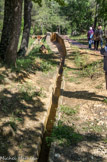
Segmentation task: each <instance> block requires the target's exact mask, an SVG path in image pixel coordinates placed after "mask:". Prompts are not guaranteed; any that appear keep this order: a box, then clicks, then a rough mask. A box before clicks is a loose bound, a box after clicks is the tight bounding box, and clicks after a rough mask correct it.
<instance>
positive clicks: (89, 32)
mask: <svg viewBox="0 0 107 162" xmlns="http://www.w3.org/2000/svg"><path fill="white" fill-rule="evenodd" d="M93 34H94V32H93V29H92V27H90V28H89V31H88V33H87V38H88V44H89V49H91V45H92V38H93Z"/></svg>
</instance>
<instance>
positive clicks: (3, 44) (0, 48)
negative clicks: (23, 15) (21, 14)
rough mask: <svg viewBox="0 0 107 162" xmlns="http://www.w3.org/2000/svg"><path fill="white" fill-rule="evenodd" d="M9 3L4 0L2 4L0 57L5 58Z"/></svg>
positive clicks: (8, 37)
mask: <svg viewBox="0 0 107 162" xmlns="http://www.w3.org/2000/svg"><path fill="white" fill-rule="evenodd" d="M10 8H11V3H10V1H8V0H5V4H4V21H3V29H2V36H1V42H0V57H1V58H2V59H4V58H5V51H6V49H7V47H8V45H9V41H10V36H11V32H10V31H11V28H12V25H11V21H12V17H11V15H12V10H11V9H10Z"/></svg>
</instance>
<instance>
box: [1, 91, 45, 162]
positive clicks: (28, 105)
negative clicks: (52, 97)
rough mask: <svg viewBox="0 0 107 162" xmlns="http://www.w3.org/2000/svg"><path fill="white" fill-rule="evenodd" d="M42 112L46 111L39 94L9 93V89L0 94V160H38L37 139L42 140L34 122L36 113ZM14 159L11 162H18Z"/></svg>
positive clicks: (36, 120) (36, 119)
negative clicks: (24, 158) (31, 158)
mask: <svg viewBox="0 0 107 162" xmlns="http://www.w3.org/2000/svg"><path fill="white" fill-rule="evenodd" d="M35 97H36V99H35ZM41 112H45V108H44V104H43V103H42V102H41V99H40V98H39V93H38V92H34V93H33V94H32V95H31V94H29V93H28V92H19V93H18V92H17V93H15V92H14V93H12V92H11V91H9V90H8V89H4V90H3V91H1V92H0V119H1V121H0V156H1V157H3V156H5V157H9V156H10V157H13V158H16V159H17V157H19V156H22V157H27V156H32V157H33V156H35V157H37V155H35V151H36V145H37V137H38V136H39V137H41V134H40V132H41V131H40V130H39V129H40V128H39V127H38V126H37V125H36V122H38V118H37V113H41ZM28 121H29V123H28ZM42 128H43V126H41V129H42ZM16 159H15V160H14V161H17V160H16ZM2 161H3V159H2ZM4 161H5V160H4ZM8 161H9V160H8ZM11 161H12V160H11V159H10V162H11Z"/></svg>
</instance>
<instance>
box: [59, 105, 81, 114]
mask: <svg viewBox="0 0 107 162" xmlns="http://www.w3.org/2000/svg"><path fill="white" fill-rule="evenodd" d="M78 108H79V106H76V107H75V108H72V107H69V106H67V105H61V111H62V112H63V113H65V114H66V115H74V114H76V113H77V111H78Z"/></svg>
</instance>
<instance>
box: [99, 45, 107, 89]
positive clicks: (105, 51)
mask: <svg viewBox="0 0 107 162" xmlns="http://www.w3.org/2000/svg"><path fill="white" fill-rule="evenodd" d="M100 53H101V54H102V55H103V56H104V71H105V81H106V90H107V42H106V45H105V47H104V48H101V50H100Z"/></svg>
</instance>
